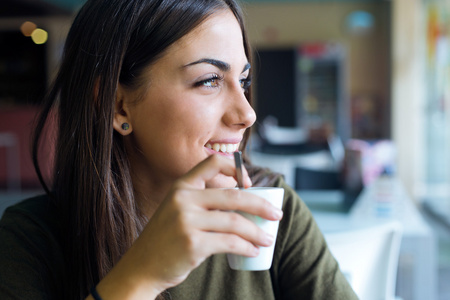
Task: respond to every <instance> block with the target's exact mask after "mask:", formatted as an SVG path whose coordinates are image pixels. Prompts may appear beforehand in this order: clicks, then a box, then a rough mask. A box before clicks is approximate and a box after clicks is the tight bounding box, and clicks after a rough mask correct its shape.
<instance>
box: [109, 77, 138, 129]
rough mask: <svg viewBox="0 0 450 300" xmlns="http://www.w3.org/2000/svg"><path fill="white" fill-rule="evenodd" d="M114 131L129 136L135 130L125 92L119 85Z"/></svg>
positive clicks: (115, 106)
mask: <svg viewBox="0 0 450 300" xmlns="http://www.w3.org/2000/svg"><path fill="white" fill-rule="evenodd" d="M113 127H114V129H115V130H116V131H117V132H118V133H120V134H121V135H124V136H125V135H129V134H130V133H131V132H132V131H133V128H132V126H131V120H130V114H129V110H128V107H127V103H126V101H125V91H124V89H123V87H122V86H121V85H120V84H119V87H118V89H117V96H116V102H115V105H114V122H113Z"/></svg>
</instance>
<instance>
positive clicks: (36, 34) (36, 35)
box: [31, 28, 48, 45]
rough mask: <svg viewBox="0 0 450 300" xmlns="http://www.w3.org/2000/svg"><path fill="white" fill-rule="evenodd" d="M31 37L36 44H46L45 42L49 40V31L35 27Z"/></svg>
mask: <svg viewBox="0 0 450 300" xmlns="http://www.w3.org/2000/svg"><path fill="white" fill-rule="evenodd" d="M31 39H32V40H33V42H34V43H35V44H38V45H41V44H44V43H45V42H47V39H48V33H47V31H45V30H44V29H40V28H38V29H35V30H34V31H33V33H31Z"/></svg>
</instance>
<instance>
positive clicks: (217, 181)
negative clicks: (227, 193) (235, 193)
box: [206, 174, 237, 188]
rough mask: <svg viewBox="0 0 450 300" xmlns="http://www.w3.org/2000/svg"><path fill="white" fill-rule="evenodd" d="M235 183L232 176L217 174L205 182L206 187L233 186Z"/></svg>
mask: <svg viewBox="0 0 450 300" xmlns="http://www.w3.org/2000/svg"><path fill="white" fill-rule="evenodd" d="M236 184H237V183H236V180H234V178H233V177H231V176H225V175H223V174H218V175H216V176H215V177H214V178H213V179H211V180H208V181H207V182H206V188H234V187H236Z"/></svg>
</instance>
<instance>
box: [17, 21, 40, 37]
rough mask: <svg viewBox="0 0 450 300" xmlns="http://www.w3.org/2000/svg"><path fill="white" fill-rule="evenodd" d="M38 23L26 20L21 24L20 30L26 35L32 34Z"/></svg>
mask: <svg viewBox="0 0 450 300" xmlns="http://www.w3.org/2000/svg"><path fill="white" fill-rule="evenodd" d="M36 28H37V25H36V24H34V23H33V22H29V21H27V22H24V23H23V24H22V25H21V26H20V31H22V34H23V35H24V36H31V34H32V33H33V31H34V30H36Z"/></svg>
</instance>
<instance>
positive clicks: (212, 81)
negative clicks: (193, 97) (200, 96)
mask: <svg viewBox="0 0 450 300" xmlns="http://www.w3.org/2000/svg"><path fill="white" fill-rule="evenodd" d="M220 80H221V78H220V77H219V76H217V75H214V76H213V77H211V78H208V79H205V80H201V81H199V82H197V83H196V84H195V86H196V87H207V88H216V87H219V84H220Z"/></svg>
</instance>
